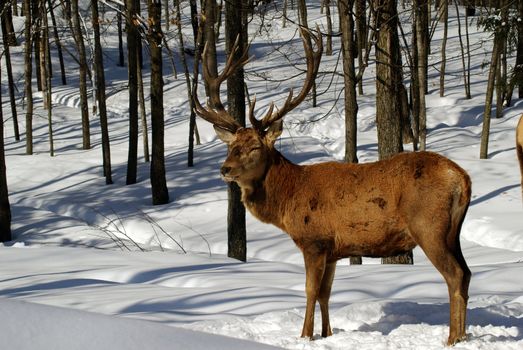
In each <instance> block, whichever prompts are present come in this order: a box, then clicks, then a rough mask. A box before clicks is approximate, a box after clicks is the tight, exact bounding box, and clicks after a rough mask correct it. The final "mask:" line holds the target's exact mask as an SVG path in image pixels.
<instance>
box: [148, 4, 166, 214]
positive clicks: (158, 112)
mask: <svg viewBox="0 0 523 350" xmlns="http://www.w3.org/2000/svg"><path fill="white" fill-rule="evenodd" d="M147 4H148V10H149V31H148V39H149V48H150V50H151V51H150V52H151V124H152V125H151V127H152V157H151V190H152V200H153V205H158V204H166V203H168V202H169V191H168V190H167V181H166V179H165V154H164V127H165V125H164V114H163V76H162V37H163V33H162V26H161V16H162V6H161V3H160V2H159V1H156V0H148V1H147Z"/></svg>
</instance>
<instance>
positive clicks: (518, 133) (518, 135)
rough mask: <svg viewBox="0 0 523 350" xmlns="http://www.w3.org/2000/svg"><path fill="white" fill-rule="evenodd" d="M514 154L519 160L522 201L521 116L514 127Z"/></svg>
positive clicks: (522, 143)
mask: <svg viewBox="0 0 523 350" xmlns="http://www.w3.org/2000/svg"><path fill="white" fill-rule="evenodd" d="M516 153H517V155H518V160H519V171H520V172H521V199H522V200H523V114H522V115H521V117H520V118H519V122H518V126H517V127H516Z"/></svg>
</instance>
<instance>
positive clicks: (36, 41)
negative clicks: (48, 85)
mask: <svg viewBox="0 0 523 350" xmlns="http://www.w3.org/2000/svg"><path fill="white" fill-rule="evenodd" d="M38 3H39V2H38V1H32V2H31V7H32V9H31V14H32V16H33V18H32V20H33V25H34V28H35V30H34V32H33V45H34V60H35V73H36V88H37V90H38V91H42V73H41V72H40V67H41V62H40V54H39V53H40V41H41V40H40V26H41V25H42V17H41V14H40V11H39V10H38Z"/></svg>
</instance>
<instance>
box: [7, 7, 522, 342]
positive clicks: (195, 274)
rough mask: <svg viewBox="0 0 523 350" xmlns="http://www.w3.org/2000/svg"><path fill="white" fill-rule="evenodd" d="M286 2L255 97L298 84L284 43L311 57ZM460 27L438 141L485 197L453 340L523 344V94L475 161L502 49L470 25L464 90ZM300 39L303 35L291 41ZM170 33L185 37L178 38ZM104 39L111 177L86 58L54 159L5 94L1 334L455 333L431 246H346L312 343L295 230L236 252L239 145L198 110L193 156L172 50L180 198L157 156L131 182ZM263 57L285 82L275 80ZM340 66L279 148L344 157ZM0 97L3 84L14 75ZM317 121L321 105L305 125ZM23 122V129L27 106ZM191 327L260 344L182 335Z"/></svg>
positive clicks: (282, 337)
mask: <svg viewBox="0 0 523 350" xmlns="http://www.w3.org/2000/svg"><path fill="white" fill-rule="evenodd" d="M310 11H311V13H310V21H311V23H312V22H314V21H316V20H318V18H320V14H319V12H318V8H316V7H311V10H310ZM273 15H277V13H274V12H269V14H268V17H267V18H266V21H265V24H266V25H267V26H268V25H269V24H270V27H265V28H266V29H267V30H268V31H269V33H270V37H268V36H267V34H266V32H265V31H263V30H262V31H261V33H260V32H257V31H255V30H252V35H256V37H255V39H254V41H253V45H252V48H251V51H252V54H254V55H255V56H256V59H255V60H253V62H252V63H250V64H249V65H248V66H247V72H248V74H247V78H248V79H249V82H248V83H249V91H250V92H251V94H254V93H256V95H257V100H258V104H259V105H260V107H259V108H260V109H261V108H262V107H263V106H267V105H268V103H269V102H270V101H271V100H277V102H280V103H281V101H282V100H283V99H284V98H285V97H286V93H287V90H288V87H289V86H299V84H300V78H301V77H300V76H298V77H297V78H293V79H290V77H292V76H294V75H295V74H296V71H295V70H293V69H294V68H292V67H291V68H289V64H288V62H287V61H286V59H285V58H284V57H283V56H282V53H287V54H290V55H291V59H297V60H299V59H300V58H299V56H300V55H299V53H300V50H301V46H300V41H299V39H297V38H296V37H295V28H294V27H292V26H289V27H287V28H281V19H277V18H274V19H273V18H272V17H271V16H273ZM404 15H406V14H404ZM292 16H294V14H292ZM21 21H22V20H21V19H20V20H19V21H18V24H20V23H21ZM255 24H256V22H254V24H253V26H254V25H255ZM450 26H451V31H450V33H451V35H450V41H449V48H448V50H447V51H448V55H451V58H450V61H449V68H448V72H449V76H448V80H447V92H446V96H445V97H443V98H440V97H439V95H438V92H437V86H436V84H437V81H438V75H437V72H436V70H435V69H434V68H431V70H430V74H431V80H430V84H431V85H430V93H429V95H428V96H427V107H428V108H427V113H428V127H429V136H428V149H430V150H432V151H436V152H440V153H442V154H444V155H446V156H448V157H450V158H451V159H453V160H455V161H456V162H457V163H459V164H460V165H461V166H462V167H464V168H465V169H466V170H467V171H468V172H469V173H470V175H471V177H472V180H473V199H472V203H471V206H470V210H469V212H468V215H467V218H466V220H465V223H464V226H463V230H462V245H463V251H464V255H465V257H466V259H467V261H468V263H469V265H470V267H471V270H472V272H473V277H472V282H471V287H470V301H469V309H468V310H469V311H468V326H467V333H468V334H469V340H468V341H466V342H464V343H460V344H458V345H456V346H455V348H456V349H521V348H523V225H522V220H523V215H522V213H523V208H522V198H521V188H520V177H519V169H518V166H517V161H516V155H515V147H514V128H515V125H516V123H517V119H518V117H519V115H520V114H522V113H523V100H515V101H514V104H513V106H511V107H509V108H507V110H506V112H505V114H504V117H503V118H502V119H493V120H492V132H491V139H490V153H489V159H488V160H479V159H478V158H479V137H480V135H481V127H482V124H481V122H482V111H483V105H484V98H485V97H484V92H485V86H486V84H485V79H486V73H487V71H486V68H485V67H483V66H482V63H483V62H484V61H487V60H488V59H489V55H488V51H489V49H490V42H489V39H488V37H487V35H486V34H485V33H483V31H482V30H477V29H476V27H475V26H474V25H473V26H472V27H471V28H470V30H471V38H472V40H471V42H472V43H473V50H474V51H473V52H474V56H473V71H472V77H473V86H472V89H473V90H472V92H473V98H472V99H471V100H466V99H465V98H464V97H463V96H464V93H463V88H462V86H461V75H460V69H461V66H460V64H461V61H460V60H459V59H458V58H459V57H458V56H457V55H458V50H459V46H458V45H459V43H458V40H457V29H456V17H455V14H454V12H453V10H452V11H451V21H450ZM111 30H114V28H112V29H111ZM291 37H294V39H293V40H292V41H291V43H292V44H293V46H289V45H287V42H286V40H289V38H291ZM440 38H441V31H440V30H439V27H438V30H437V31H436V34H435V36H434V43H435V46H434V48H435V49H434V51H433V54H432V56H431V57H430V60H431V63H437V61H438V59H439V53H438V52H439V49H438V48H437V45H439V43H440ZM280 39H281V40H280ZM106 45H107V47H108V48H111V47H116V46H115V42H114V38H113V37H110V36H109V37H108V42H107V43H106ZM172 46H173V47H176V46H175V44H174V41H173V43H172ZM276 46H281V48H280V50H279V51H273V49H274V47H276ZM20 50H21V49H18V51H16V50H15V51H14V52H13V54H14V57H13V58H14V62H15V64H20V63H21V62H22V55H21V51H20ZM107 54H108V56H107V57H106V64H107V65H108V68H107V77H108V80H109V81H111V84H109V87H108V90H109V91H110V93H109V94H108V96H109V97H108V99H107V102H108V108H109V111H110V133H111V139H112V144H111V147H112V149H111V151H112V160H113V166H114V168H113V170H114V175H113V178H114V180H115V184H114V185H111V186H106V185H105V181H104V179H103V178H102V176H101V149H100V146H99V141H100V136H99V128H98V126H99V125H98V122H97V121H96V119H95V118H93V119H92V128H93V129H92V131H93V134H94V135H93V141H94V142H93V144H94V145H95V147H94V148H93V149H92V150H90V151H83V150H81V139H80V132H81V130H80V124H79V121H80V114H79V110H78V95H77V91H76V87H75V86H76V84H77V81H76V79H77V78H76V76H75V70H76V67H75V65H74V62H68V69H69V73H70V74H69V81H70V84H69V85H67V86H56V88H54V94H53V103H54V105H53V120H54V126H55V142H56V144H55V149H56V156H55V157H53V158H51V157H49V154H48V143H47V134H46V132H47V131H46V130H47V125H46V120H45V118H44V117H43V116H45V111H43V110H42V109H41V99H40V98H38V95H37V100H36V106H37V110H36V112H37V116H36V117H35V155H33V156H26V155H24V152H25V144H24V143H23V142H15V141H14V138H13V136H12V135H13V134H12V120H11V119H10V114H9V113H10V112H9V108H8V105H7V104H6V99H5V98H4V101H3V102H4V104H3V110H4V118H5V119H6V123H5V126H6V133H5V134H6V147H7V167H8V185H9V192H10V201H11V205H12V211H13V232H14V236H15V239H14V240H13V241H12V242H8V243H7V244H5V245H4V246H0V315H1V316H0V317H1V319H2V320H4V321H3V323H4V324H5V325H4V326H2V327H0V345H1V346H0V348H6V349H8V348H9V349H19V348H40V349H58V348H64V349H65V348H68V349H70V348H78V349H81V348H88V347H89V348H92V346H93V345H94V346H96V347H98V346H100V347H101V348H103V347H104V346H105V347H106V348H111V349H129V348H133V347H136V348H138V347H139V346H142V345H143V347H147V348H151V349H153V348H164V347H167V346H169V345H171V346H180V348H191V349H198V348H224V349H225V348H230V349H236V348H237V349H246V348H258V347H259V348H263V346H262V345H260V344H259V343H265V344H271V345H275V346H278V347H284V348H289V349H346V348H358V349H373V350H375V349H416V350H417V349H440V348H443V347H444V344H445V342H446V338H447V336H448V334H447V332H448V295H447V288H446V285H445V283H444V282H443V279H442V278H441V276H440V275H439V273H438V272H437V271H436V270H435V269H434V268H433V267H432V265H431V264H430V263H429V262H428V261H427V259H426V258H425V256H424V255H423V253H422V252H421V251H420V250H419V249H416V250H415V265H413V266H396V265H379V264H378V263H379V260H376V259H365V261H364V262H365V264H364V265H362V266H348V262H347V261H345V260H342V261H340V262H339V263H338V269H337V273H336V278H335V281H334V285H333V292H332V298H331V307H330V308H331V324H332V326H333V328H334V335H333V336H332V337H329V338H327V339H321V338H319V337H318V336H317V339H316V340H315V341H308V340H304V339H301V338H299V334H300V330H301V326H302V323H303V315H304V306H305V295H304V271H303V270H304V269H303V262H302V256H301V253H300V252H299V251H298V249H296V247H295V246H294V244H293V242H292V241H291V240H290V239H289V238H288V237H287V235H285V234H284V233H283V232H280V231H279V230H278V229H276V228H274V227H272V226H269V225H265V224H262V223H260V222H258V221H257V220H255V219H254V218H252V217H251V216H250V215H248V217H247V228H248V262H247V263H240V262H238V261H235V260H232V259H229V258H227V257H226V253H227V241H226V208H227V204H226V203H227V202H226V198H227V194H226V187H225V184H224V183H223V182H222V181H221V180H220V179H219V174H218V168H219V165H220V163H221V161H223V159H224V156H225V152H226V149H225V146H224V145H223V144H221V143H220V142H219V141H218V140H217V139H216V137H215V135H214V132H213V131H212V127H211V126H210V125H208V124H207V123H205V122H203V121H201V120H199V121H198V127H199V130H200V133H201V136H202V145H200V146H197V148H196V152H195V154H196V159H195V164H196V165H195V167H194V168H187V167H186V166H185V164H186V148H187V142H186V140H187V133H188V120H187V119H188V112H187V99H186V92H185V83H184V81H183V79H181V78H179V79H174V78H173V77H172V75H170V74H171V70H170V66H169V65H168V64H166V65H165V67H164V71H165V94H166V98H165V110H166V125H167V130H166V161H167V164H166V165H167V176H168V187H169V189H170V196H171V199H172V201H171V203H169V204H167V205H163V206H157V207H154V206H152V205H151V203H150V202H151V200H150V185H149V181H148V179H147V177H148V165H147V164H145V163H143V159H142V160H141V162H140V165H139V182H138V183H137V184H136V185H131V186H125V170H126V157H127V144H126V141H125V140H126V139H125V137H126V133H127V120H126V116H125V114H126V111H127V96H126V90H125V89H122V87H125V77H126V69H125V68H119V67H115V66H114V61H112V60H113V59H112V58H111V57H112V56H115V52H113V51H111V50H107ZM336 54H337V53H335V55H334V56H331V57H324V58H323V61H322V62H323V63H322V68H321V69H320V70H321V71H322V72H328V71H332V70H333V69H334V67H335V65H336V60H337V55H336ZM220 57H221V56H220ZM18 67H19V68H18V70H17V71H16V73H17V74H18V79H17V81H21V80H19V79H20V78H21V77H22V75H23V71H22V69H21V68H20V67H21V66H18ZM2 68H3V66H2ZM268 68H269V69H268ZM337 69H338V71H339V70H340V69H341V68H340V67H338V68H337ZM254 72H256V73H265V74H269V76H270V77H272V78H275V79H279V80H282V82H264V81H262V80H261V79H260V78H259V77H258V76H255V75H254V74H253V73H254ZM373 75H374V70H373V65H371V66H370V67H369V68H368V70H367V72H366V76H365V95H364V96H361V97H359V103H360V112H359V121H358V123H359V124H358V127H359V132H358V144H359V150H358V157H359V159H360V162H367V161H375V160H376V158H377V143H376V130H375V123H374V110H375V96H374V86H373V84H374V82H373V78H372V77H373ZM282 78H283V79H282ZM2 79H5V74H4V72H2ZM330 79H331V76H330V75H328V74H327V75H325V76H324V78H323V79H320V83H319V89H318V90H319V91H324V90H325V89H327V86H328V85H329V80H330ZM333 79H334V84H333V85H331V86H330V88H329V91H328V92H327V93H324V94H322V95H321V96H320V99H319V106H318V107H316V108H312V106H311V104H310V102H309V101H307V102H305V103H304V104H303V105H302V106H300V107H298V108H297V109H296V110H295V111H294V112H293V113H291V114H290V115H289V116H287V117H286V120H285V129H286V130H285V133H284V135H283V136H282V138H281V141H279V142H278V147H279V148H280V150H281V151H282V153H284V154H285V155H286V156H287V157H288V158H290V159H291V160H293V161H295V162H301V163H304V162H317V161H324V160H332V159H338V160H339V159H341V157H342V154H343V119H342V116H341V115H342V110H343V102H342V101H337V102H335V100H336V97H337V96H338V95H339V93H340V91H341V84H342V82H341V80H342V79H341V78H340V77H338V76H334V78H333ZM146 80H147V79H146ZM20 84H21V83H20ZM56 84H57V85H58V81H56ZM2 94H3V95H2V96H7V94H6V91H5V82H4V80H2ZM200 96H203V89H202V91H201V92H200ZM333 104H334V106H335V108H334V109H332V110H331V108H332V106H333ZM315 119H320V120H319V121H317V122H316V123H308V122H307V121H310V120H315ZM19 120H20V126H21V129H22V130H23V126H24V123H23V109H22V108H21V104H20V108H19ZM409 147H410V146H407V148H409ZM140 152H141V150H140ZM116 237H118V238H116ZM129 238H131V239H132V241H131V240H130V239H129ZM138 246H139V247H138ZM181 248H183V250H185V251H187V253H183V252H182V249H181ZM140 249H144V250H146V252H142V251H140ZM40 304H45V305H47V306H42V305H40ZM100 314H103V315H100ZM130 319H132V320H130ZM136 320H138V321H136ZM316 325H317V327H316V332H318V331H319V328H318V327H319V323H318V322H316ZM179 327H183V328H187V329H191V330H197V331H203V332H206V333H216V334H221V335H226V336H229V337H234V338H241V339H245V340H249V341H254V342H257V343H258V345H256V344H254V343H249V344H247V343H242V342H240V341H239V340H234V339H232V340H231V339H229V338H222V337H215V336H211V335H208V334H205V335H204V334H200V333H197V334H195V333H185V331H183V330H180V329H179ZM29 339H31V343H29ZM33 344H34V346H33Z"/></svg>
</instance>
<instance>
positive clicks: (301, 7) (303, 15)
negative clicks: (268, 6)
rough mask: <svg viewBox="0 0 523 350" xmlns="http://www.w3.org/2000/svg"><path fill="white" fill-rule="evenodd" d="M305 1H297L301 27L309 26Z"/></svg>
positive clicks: (313, 100)
mask: <svg viewBox="0 0 523 350" xmlns="http://www.w3.org/2000/svg"><path fill="white" fill-rule="evenodd" d="M307 17H308V16H307V3H306V2H305V0H299V1H298V19H299V23H300V25H301V26H302V27H305V28H307V29H308V28H309V22H308V19H307ZM308 40H309V46H310V45H311V39H310V38H309V39H308ZM316 92H317V91H316V81H314V84H313V85H312V89H311V95H312V96H311V97H312V107H316V103H317V96H316V95H317V94H316Z"/></svg>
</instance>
